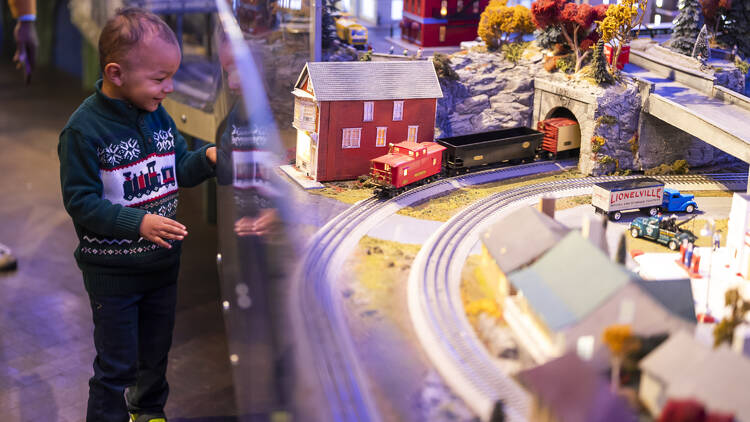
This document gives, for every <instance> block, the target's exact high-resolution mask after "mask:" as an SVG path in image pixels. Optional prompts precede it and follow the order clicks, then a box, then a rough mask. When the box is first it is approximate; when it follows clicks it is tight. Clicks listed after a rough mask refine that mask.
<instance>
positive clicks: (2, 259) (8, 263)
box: [0, 243, 18, 271]
mask: <svg viewBox="0 0 750 422" xmlns="http://www.w3.org/2000/svg"><path fill="white" fill-rule="evenodd" d="M17 267H18V261H17V260H16V258H15V257H14V256H13V254H12V253H11V251H10V248H9V247H7V246H5V245H3V244H2V243H0V271H11V270H15V269H16V268H17Z"/></svg>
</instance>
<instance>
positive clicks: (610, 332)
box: [602, 324, 638, 391]
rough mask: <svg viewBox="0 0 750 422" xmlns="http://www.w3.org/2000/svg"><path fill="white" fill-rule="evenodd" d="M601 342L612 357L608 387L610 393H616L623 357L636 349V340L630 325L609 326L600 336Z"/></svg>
mask: <svg viewBox="0 0 750 422" xmlns="http://www.w3.org/2000/svg"><path fill="white" fill-rule="evenodd" d="M602 341H603V342H604V344H606V345H607V347H608V348H609V352H610V354H611V355H612V372H611V375H612V378H611V379H610V383H611V384H610V386H611V388H612V391H616V390H617V388H618V387H619V386H620V368H621V367H622V361H623V359H624V358H625V355H627V354H628V352H629V351H631V350H633V349H635V348H637V347H638V339H637V338H636V337H635V336H633V330H632V329H631V328H630V325H627V324H622V325H618V324H615V325H610V326H609V327H607V328H606V329H605V330H604V333H603V334H602Z"/></svg>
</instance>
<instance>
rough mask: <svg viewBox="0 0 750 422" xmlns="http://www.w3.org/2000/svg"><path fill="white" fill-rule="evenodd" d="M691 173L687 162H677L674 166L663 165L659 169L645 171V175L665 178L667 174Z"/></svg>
mask: <svg viewBox="0 0 750 422" xmlns="http://www.w3.org/2000/svg"><path fill="white" fill-rule="evenodd" d="M689 171H690V169H689V167H688V164H687V161H685V160H677V161H675V162H674V163H672V164H662V165H660V166H658V167H654V168H651V169H648V170H645V171H644V172H643V174H645V175H646V176H663V175H667V174H687V173H688V172H689Z"/></svg>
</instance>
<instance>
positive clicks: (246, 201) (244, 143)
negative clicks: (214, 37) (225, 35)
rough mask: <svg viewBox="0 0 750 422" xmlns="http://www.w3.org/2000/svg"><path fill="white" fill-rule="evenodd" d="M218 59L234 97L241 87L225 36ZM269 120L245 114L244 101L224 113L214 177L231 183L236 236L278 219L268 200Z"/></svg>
mask: <svg viewBox="0 0 750 422" xmlns="http://www.w3.org/2000/svg"><path fill="white" fill-rule="evenodd" d="M219 60H220V61H221V66H222V68H223V69H224V71H225V72H226V75H227V78H226V79H227V88H228V89H229V91H230V92H231V93H232V94H233V96H235V97H236V96H238V95H239V94H240V90H241V86H240V79H239V73H238V71H237V67H236V65H235V63H234V56H233V55H232V51H231V45H230V43H229V42H227V41H226V40H223V41H222V42H221V45H220V47H219ZM249 106H250V107H252V106H253V104H249ZM251 113H252V111H251ZM269 119H270V117H269ZM271 123H272V122H270V121H269V122H265V121H263V120H262V118H260V117H259V116H258V113H254V115H251V116H250V118H248V116H247V112H246V107H245V104H244V103H243V101H242V100H237V101H235V104H234V106H233V107H232V109H231V111H230V112H229V115H228V116H227V120H226V129H225V130H224V132H223V133H222V135H221V139H220V140H219V145H218V147H219V154H220V156H221V158H222V159H223V160H221V161H223V163H220V164H221V165H220V166H218V167H217V179H218V182H219V183H220V184H224V185H228V184H231V185H232V186H233V187H234V202H235V207H236V212H237V215H238V216H239V218H238V219H237V221H236V222H235V224H234V231H235V233H236V234H237V235H238V236H263V235H265V234H267V233H268V232H269V231H270V230H271V229H272V228H273V226H274V225H275V223H276V222H277V221H278V215H277V212H276V210H275V209H274V205H273V202H272V200H271V198H273V197H275V196H277V192H276V190H275V188H274V186H273V183H272V182H271V180H270V177H271V176H272V168H271V166H272V163H273V161H274V160H273V153H272V152H271V150H270V146H268V145H266V143H267V142H268V139H269V136H268V128H269V127H272V126H271Z"/></svg>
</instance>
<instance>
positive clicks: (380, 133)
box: [292, 60, 443, 181]
mask: <svg viewBox="0 0 750 422" xmlns="http://www.w3.org/2000/svg"><path fill="white" fill-rule="evenodd" d="M292 93H293V94H294V96H295V99H294V122H293V124H292V125H293V126H294V127H295V128H296V129H297V157H296V166H297V168H298V169H299V170H300V171H301V172H303V173H305V174H307V175H308V176H310V177H312V178H313V179H315V180H318V181H331V180H346V179H354V178H357V177H359V176H361V175H366V174H368V173H369V166H370V160H371V159H373V158H375V157H379V156H381V155H383V154H385V153H386V152H387V151H388V145H389V144H391V143H397V142H402V141H411V142H423V141H432V140H433V137H434V132H435V109H436V107H437V99H438V98H441V97H442V96H443V93H442V91H441V89H440V84H439V82H438V78H437V74H436V73H435V68H434V66H433V64H432V62H430V61H427V60H415V61H399V62H393V61H382V62H372V61H371V62H312V63H307V64H306V65H305V67H304V69H302V73H301V74H300V76H299V78H298V79H297V83H296V84H295V85H294V91H292Z"/></svg>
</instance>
